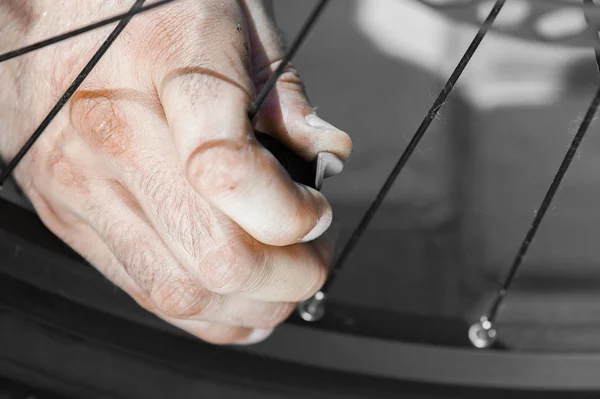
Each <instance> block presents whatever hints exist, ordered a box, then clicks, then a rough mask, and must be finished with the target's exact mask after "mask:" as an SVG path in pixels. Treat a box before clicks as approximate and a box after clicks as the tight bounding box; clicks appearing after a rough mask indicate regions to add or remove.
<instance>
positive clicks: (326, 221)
mask: <svg viewBox="0 0 600 399" xmlns="http://www.w3.org/2000/svg"><path fill="white" fill-rule="evenodd" d="M332 220H333V212H332V211H331V208H330V207H328V209H327V210H326V211H325V212H324V213H323V214H322V215H321V217H320V218H319V219H318V220H317V223H316V224H315V226H314V227H313V228H312V230H311V231H310V232H309V233H308V234H306V235H305V236H304V237H303V238H301V239H300V241H299V242H300V243H305V242H310V241H313V240H316V239H317V238H319V237H321V236H322V235H323V233H325V232H326V231H327V229H328V228H329V226H331V222H332Z"/></svg>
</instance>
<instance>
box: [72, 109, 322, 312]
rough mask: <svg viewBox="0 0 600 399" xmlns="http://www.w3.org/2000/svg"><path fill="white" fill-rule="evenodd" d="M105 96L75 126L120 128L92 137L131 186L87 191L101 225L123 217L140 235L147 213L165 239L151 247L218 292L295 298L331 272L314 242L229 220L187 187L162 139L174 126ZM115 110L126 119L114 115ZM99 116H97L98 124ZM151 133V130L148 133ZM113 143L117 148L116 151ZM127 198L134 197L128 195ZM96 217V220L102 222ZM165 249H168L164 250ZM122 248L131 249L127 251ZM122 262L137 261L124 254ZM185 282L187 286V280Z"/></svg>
mask: <svg viewBox="0 0 600 399" xmlns="http://www.w3.org/2000/svg"><path fill="white" fill-rule="evenodd" d="M99 101H100V100H99V99H98V98H96V99H95V100H94V104H95V105H94V107H92V108H91V109H90V108H89V107H87V106H85V104H84V103H82V104H79V103H77V105H76V106H74V111H75V114H76V115H83V116H85V118H84V119H83V120H79V119H78V118H77V117H75V118H74V120H75V121H76V122H77V121H78V122H77V123H76V126H78V129H80V131H82V132H84V133H83V134H84V135H85V136H90V135H94V133H98V131H97V129H91V131H87V130H86V129H88V130H89V126H114V127H115V129H116V131H113V132H111V133H105V132H102V131H100V133H102V134H104V135H105V136H108V137H107V138H106V139H105V140H102V141H101V142H100V143H98V144H96V143H95V141H93V140H90V145H92V146H93V147H94V148H95V150H96V151H98V152H99V153H102V154H104V155H105V156H106V158H107V159H110V160H111V161H110V163H111V165H112V169H113V173H114V174H115V176H119V179H120V180H121V182H122V183H123V185H124V186H125V189H124V190H121V191H122V192H120V193H116V194H115V193H113V192H108V193H106V192H98V193H89V195H88V197H89V198H90V199H93V200H94V201H95V203H97V204H101V205H102V206H99V205H96V207H97V208H98V210H97V211H96V213H97V214H98V215H97V218H98V220H100V221H103V223H107V222H106V221H107V220H108V221H111V220H112V221H113V224H114V221H115V220H117V221H119V220H120V221H121V225H122V226H123V225H124V226H138V225H141V226H142V227H139V230H140V231H141V232H140V233H136V234H142V232H143V234H144V235H147V234H149V233H148V232H147V231H146V230H151V232H152V229H151V228H149V227H148V226H145V225H144V224H147V222H146V221H145V220H143V218H144V217H147V218H148V219H149V220H150V221H151V224H152V227H154V228H155V229H156V232H159V233H160V237H157V236H156V232H152V234H153V235H152V236H148V237H146V239H145V240H146V245H147V246H148V248H151V249H155V248H154V246H155V244H154V243H155V242H160V243H162V242H164V243H166V244H167V245H168V247H169V249H171V251H172V253H174V254H177V259H179V260H180V262H181V263H182V264H183V266H184V267H185V268H186V269H187V271H188V272H189V273H190V274H191V275H192V276H193V277H194V278H195V279H196V281H198V282H199V283H201V284H202V286H203V287H204V288H206V289H208V290H210V291H212V292H215V293H219V294H235V293H241V294H244V295H245V296H247V297H248V298H250V299H254V300H257V301H268V302H295V301H298V300H301V299H302V298H304V297H306V295H307V293H311V294H312V291H315V290H316V289H318V287H319V286H320V284H322V282H323V279H324V277H325V275H326V268H327V265H326V264H325V263H324V262H323V260H322V259H321V258H320V256H319V254H318V253H317V252H315V249H314V248H312V247H311V246H310V245H307V246H292V247H290V248H285V247H280V248H276V247H270V246H267V245H265V244H262V243H260V242H257V241H256V240H254V239H253V238H252V237H251V236H249V235H248V234H247V233H246V232H245V231H244V230H242V229H241V228H240V227H239V226H238V225H237V224H236V223H234V222H232V221H231V220H230V219H229V218H228V217H226V216H225V215H223V214H221V213H220V212H219V211H217V210H214V209H212V208H211V207H210V206H209V205H208V204H207V203H205V202H204V201H203V200H202V199H199V197H198V196H197V194H196V193H195V192H194V191H193V190H192V189H191V188H190V187H189V185H188V184H187V182H186V181H185V177H184V176H183V173H182V171H181V169H180V168H179V167H177V160H176V153H175V150H174V149H173V148H172V145H169V143H171V141H170V139H169V140H165V139H164V136H168V130H167V128H166V126H162V125H161V121H160V119H159V118H158V117H157V116H156V115H155V114H153V113H151V112H148V110H147V109H146V108H144V107H142V106H140V105H139V104H131V103H130V102H122V101H121V102H119V101H118V100H115V99H112V100H111V101H110V102H109V104H110V106H104V105H102V106H100V105H98V102H99ZM106 110H108V111H106ZM115 110H118V111H115ZM115 112H117V113H118V114H119V115H126V117H119V116H115V115H114V114H115ZM111 114H113V116H112V117H111V116H110V115H111ZM107 115H108V117H107ZM96 117H98V118H99V121H95V118H96ZM107 118H108V119H107ZM115 118H116V120H113V119H115ZM162 123H163V124H164V121H162ZM161 126H162V127H161ZM148 131H152V132H153V134H152V135H149V134H146V132H148ZM96 137H97V136H96ZM120 137H126V138H127V143H126V145H123V144H122V143H120V142H119V141H120V139H119V138H120ZM115 148H117V149H118V150H119V151H113V149H115ZM129 195H132V196H133V199H131V200H128V199H126V198H127V197H128V196H129ZM115 198H121V200H122V202H124V203H129V205H130V207H131V209H135V208H136V207H139V206H140V205H138V204H141V206H142V207H143V212H137V213H142V216H141V217H140V215H138V214H137V213H135V212H132V210H131V209H129V210H128V209H122V210H110V208H111V206H113V207H114V206H117V207H122V208H123V205H122V204H121V205H119V203H116V202H115ZM107 212H111V214H109V213H107ZM121 213H124V214H131V215H130V217H133V218H134V220H131V221H130V222H127V223H126V222H125V221H123V220H122V218H123V217H124V216H123V215H121ZM83 217H86V216H83ZM87 217H89V216H87ZM135 218H137V220H136V219H135ZM98 220H91V221H90V223H91V224H92V225H94V226H97V225H98V224H99V222H98ZM117 227H118V226H117ZM113 230H115V228H113ZM117 230H118V229H117ZM117 233H118V232H117ZM112 234H116V233H112ZM101 235H102V236H103V238H105V239H106V240H107V242H109V241H112V240H111V239H110V237H109V234H108V233H106V232H105V233H101ZM129 235H130V236H132V234H129ZM130 239H131V241H133V242H131V243H130V244H129V245H131V246H132V248H137V250H139V251H144V250H146V249H145V248H143V247H140V246H141V244H142V243H141V242H140V241H139V240H135V239H133V238H130ZM113 240H114V239H113ZM161 240H164V241H161ZM117 244H118V243H117ZM156 249H160V247H157V248H156ZM115 250H116V249H115ZM161 250H162V251H163V252H166V253H168V251H166V250H165V249H164V248H163V249H161ZM120 251H121V252H125V253H126V254H129V253H128V252H127V248H121V249H120ZM146 251H147V250H146ZM149 254H152V252H149ZM129 256H131V254H129ZM166 256H167V255H162V258H159V259H157V260H155V261H154V263H155V264H156V267H157V268H158V269H159V270H162V269H164V267H166V266H167V265H173V264H175V263H176V261H174V260H172V259H171V260H169V261H168V262H167V260H166V259H164V258H165V257H166ZM123 257H125V256H123ZM122 261H123V262H124V263H126V264H127V263H131V262H128V260H127V259H126V258H125V259H123V260H122ZM137 262H138V263H139V259H138V260H137ZM150 270H152V269H150ZM134 271H136V270H134ZM139 278H140V279H142V278H143V276H139ZM184 281H187V280H184ZM178 285H181V284H178ZM186 286H188V287H189V284H186ZM148 288H151V287H148ZM308 296H310V295H308Z"/></svg>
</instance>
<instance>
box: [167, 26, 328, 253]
mask: <svg viewBox="0 0 600 399" xmlns="http://www.w3.org/2000/svg"><path fill="white" fill-rule="evenodd" d="M222 18H223V23H222V26H219V28H218V29H217V32H218V37H219V39H218V40H217V41H216V42H217V43H216V44H215V43H208V42H201V43H198V41H197V40H196V41H194V42H192V43H193V44H194V45H196V46H198V45H202V46H203V49H204V50H205V53H209V54H211V59H210V60H206V59H196V58H194V56H188V58H186V56H185V54H184V55H180V56H179V57H171V58H169V59H168V61H167V62H168V63H169V72H166V73H165V74H164V75H162V76H161V77H160V79H159V80H158V81H157V89H158V92H159V95H160V98H161V102H162V104H163V106H164V109H165V113H166V116H167V120H168V123H169V126H170V128H171V130H172V134H173V139H174V142H175V146H176V149H177V153H178V155H179V158H180V162H181V163H182V164H183V165H184V166H185V168H186V176H187V178H188V180H189V182H190V183H191V185H192V186H193V187H194V189H195V190H196V191H197V192H198V193H199V194H200V195H201V196H202V197H203V198H205V199H206V200H207V201H208V202H210V203H211V204H212V205H213V206H215V207H217V208H218V209H219V210H220V211H222V212H223V213H224V214H225V215H227V216H228V217H230V218H231V219H233V220H234V221H235V222H236V223H237V224H238V225H240V226H241V227H242V228H243V229H244V230H245V231H246V232H248V233H249V234H250V235H251V236H253V237H254V238H256V239H257V240H259V241H261V242H263V243H266V244H270V245H279V246H283V245H289V244H292V243H295V242H298V241H300V240H302V239H303V238H304V237H307V236H308V237H309V238H314V237H317V236H319V235H320V234H322V233H323V231H325V230H326V229H327V227H328V226H329V223H330V221H331V208H330V206H329V204H328V203H327V201H326V200H325V198H324V197H323V196H322V195H321V194H320V193H318V192H317V191H315V190H312V189H309V188H307V187H304V186H300V185H297V184H295V183H294V182H292V180H291V179H290V178H289V176H288V174H287V173H286V172H285V170H284V169H283V168H282V167H281V165H280V164H279V163H278V162H277V160H276V159H275V158H274V157H273V156H272V155H271V154H270V153H269V152H268V151H267V150H266V149H264V147H262V146H261V145H260V144H259V143H258V142H257V141H256V140H255V138H254V136H253V131H252V128H251V126H250V123H249V121H248V118H247V114H246V112H247V109H248V106H249V99H250V98H251V95H252V91H253V89H252V83H251V81H250V78H249V76H248V72H247V65H246V60H247V58H248V55H247V53H246V51H247V50H246V48H247V43H246V35H245V34H240V33H239V32H238V31H237V30H236V29H233V30H230V29H225V28H223V26H225V27H227V26H229V25H231V21H230V17H229V16H227V17H222ZM211 34H212V37H215V35H216V33H215V32H214V31H213V32H212V33H211ZM215 46H217V47H215ZM184 66H185V67H184ZM217 71H218V72H217Z"/></svg>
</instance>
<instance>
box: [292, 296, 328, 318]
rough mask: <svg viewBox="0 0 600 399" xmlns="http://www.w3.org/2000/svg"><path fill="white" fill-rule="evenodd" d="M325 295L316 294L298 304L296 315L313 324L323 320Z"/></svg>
mask: <svg viewBox="0 0 600 399" xmlns="http://www.w3.org/2000/svg"><path fill="white" fill-rule="evenodd" d="M325 299H326V296H325V293H324V292H323V291H319V292H317V293H316V294H315V295H313V296H312V297H311V298H309V299H307V300H306V301H304V302H300V303H299V304H298V309H297V310H298V314H299V315H300V317H302V319H303V320H304V321H308V322H315V321H319V320H321V319H322V318H323V315H324V314H325Z"/></svg>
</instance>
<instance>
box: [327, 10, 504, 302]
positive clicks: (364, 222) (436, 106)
mask: <svg viewBox="0 0 600 399" xmlns="http://www.w3.org/2000/svg"><path fill="white" fill-rule="evenodd" d="M505 2H506V0H498V1H496V3H495V5H494V7H493V8H492V10H491V11H490V13H489V15H488V17H487V18H486V20H485V22H484V23H483V24H482V25H481V27H480V28H479V31H478V32H477V35H476V36H475V38H474V39H473V41H472V42H471V44H470V45H469V47H468V49H467V51H466V52H465V54H464V55H463V57H462V58H461V60H460V62H459V63H458V65H457V66H456V69H455V70H454V72H453V73H452V75H451V76H450V78H449V79H448V81H447V82H446V84H445V86H444V88H443V89H442V91H441V92H440V94H439V95H438V97H437V99H436V100H435V102H434V103H433V106H432V107H431V108H430V110H429V112H428V113H427V115H426V116H425V119H424V120H423V122H422V123H421V125H420V126H419V128H418V129H417V131H416V133H415V134H414V136H413V138H412V139H411V141H410V143H409V144H408V146H407V147H406V149H405V150H404V152H403V153H402V156H401V157H400V159H399V160H398V162H397V163H396V165H395V166H394V169H393V170H392V171H391V172H390V174H389V175H388V177H387V179H386V181H385V183H384V184H383V187H382V188H381V189H380V191H379V193H378V194H377V197H375V200H374V201H373V203H372V204H371V206H370V207H369V209H368V210H367V211H366V213H365V214H364V216H363V218H362V219H361V221H360V223H359V224H358V226H357V227H356V229H355V230H354V232H353V233H352V235H351V237H350V240H349V241H348V242H347V244H346V246H345V247H344V249H343V250H342V252H341V254H340V256H339V257H338V258H337V261H336V262H335V263H334V265H333V267H332V272H331V276H330V277H329V279H328V281H327V283H325V286H324V287H323V291H326V290H328V289H329V287H330V286H331V285H332V284H333V283H334V281H335V278H336V277H337V274H338V273H339V271H340V270H341V269H342V268H343V266H344V264H345V263H346V261H347V260H348V259H349V257H350V255H351V254H352V252H353V251H354V249H355V248H356V245H357V244H358V242H359V240H360V239H361V237H362V235H363V233H364V232H365V230H366V229H367V227H368V226H369V224H370V223H371V221H372V220H373V217H374V216H375V214H376V213H377V211H378V210H379V208H380V206H381V204H382V203H383V200H384V199H385V197H386V196H387V194H388V192H389V191H390V189H391V188H392V185H393V184H394V182H395V181H396V179H397V178H398V176H399V175H400V173H401V172H402V170H403V169H404V167H405V166H406V163H407V162H408V160H409V159H410V157H411V156H412V154H413V153H414V151H415V149H416V148H417V145H418V144H419V142H420V141H421V139H422V138H423V136H424V135H425V133H426V132H427V129H428V128H429V126H430V125H431V122H432V121H433V120H434V118H435V117H436V116H437V114H438V113H439V111H440V109H441V108H442V106H443V105H444V103H445V102H446V100H447V98H448V96H449V94H450V93H451V92H452V89H453V88H454V86H455V85H456V83H457V82H458V79H459V78H460V76H461V75H462V73H463V71H464V70H465V68H466V67H467V65H468V64H469V61H470V60H471V58H472V57H473V55H474V54H475V52H476V51H477V49H478V47H479V45H480V44H481V42H482V40H483V39H484V37H485V36H486V34H487V33H488V31H489V30H490V28H491V27H492V25H493V23H494V21H495V20H496V17H497V16H498V14H499V13H500V11H501V10H502V7H503V6H504V3H505Z"/></svg>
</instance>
